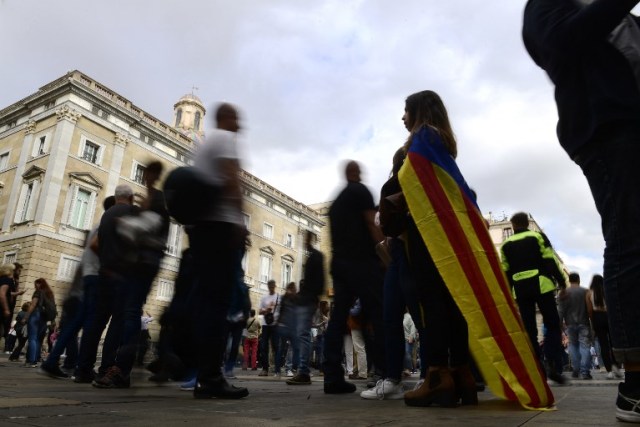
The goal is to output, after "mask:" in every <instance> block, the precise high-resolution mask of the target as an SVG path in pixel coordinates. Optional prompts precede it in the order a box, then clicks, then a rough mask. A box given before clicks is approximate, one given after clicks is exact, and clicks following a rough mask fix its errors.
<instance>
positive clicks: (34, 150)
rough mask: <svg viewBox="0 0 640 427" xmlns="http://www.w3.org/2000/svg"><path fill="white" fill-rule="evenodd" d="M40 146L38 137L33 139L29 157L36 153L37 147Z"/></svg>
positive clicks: (34, 155)
mask: <svg viewBox="0 0 640 427" xmlns="http://www.w3.org/2000/svg"><path fill="white" fill-rule="evenodd" d="M39 147H40V138H34V139H33V148H31V157H36V156H37V155H38V148H39Z"/></svg>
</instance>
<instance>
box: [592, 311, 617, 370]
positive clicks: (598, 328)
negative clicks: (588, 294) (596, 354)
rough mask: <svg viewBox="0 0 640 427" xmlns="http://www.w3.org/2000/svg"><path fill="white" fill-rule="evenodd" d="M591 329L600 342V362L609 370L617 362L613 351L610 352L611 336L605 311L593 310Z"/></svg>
mask: <svg viewBox="0 0 640 427" xmlns="http://www.w3.org/2000/svg"><path fill="white" fill-rule="evenodd" d="M592 324H593V330H594V332H595V334H596V337H598V342H599V343H600V355H601V356H602V363H604V367H605V368H606V369H607V372H611V366H612V365H613V364H614V363H615V364H617V362H616V360H615V358H614V357H613V353H612V352H611V337H610V335H609V319H608V318H607V313H606V312H605V311H594V312H593V321H592Z"/></svg>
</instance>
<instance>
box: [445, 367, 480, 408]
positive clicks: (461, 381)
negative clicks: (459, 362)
mask: <svg viewBox="0 0 640 427" xmlns="http://www.w3.org/2000/svg"><path fill="white" fill-rule="evenodd" d="M451 376H452V377H453V382H454V384H455V387H456V401H457V400H462V404H463V405H477V404H478V391H477V390H478V389H477V388H476V379H475V378H474V377H473V373H471V369H470V368H469V365H463V366H458V367H457V368H456V369H454V370H453V371H452V372H451Z"/></svg>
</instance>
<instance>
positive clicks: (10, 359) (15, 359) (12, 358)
mask: <svg viewBox="0 0 640 427" xmlns="http://www.w3.org/2000/svg"><path fill="white" fill-rule="evenodd" d="M19 361H20V359H19V358H17V357H10V358H9V362H19Z"/></svg>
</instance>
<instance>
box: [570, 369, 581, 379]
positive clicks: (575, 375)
mask: <svg viewBox="0 0 640 427" xmlns="http://www.w3.org/2000/svg"><path fill="white" fill-rule="evenodd" d="M579 376H580V374H579V373H578V371H573V372H572V373H571V378H578V377H579Z"/></svg>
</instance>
